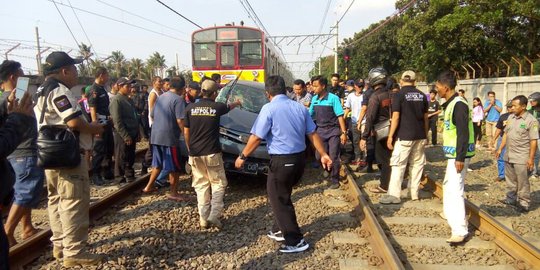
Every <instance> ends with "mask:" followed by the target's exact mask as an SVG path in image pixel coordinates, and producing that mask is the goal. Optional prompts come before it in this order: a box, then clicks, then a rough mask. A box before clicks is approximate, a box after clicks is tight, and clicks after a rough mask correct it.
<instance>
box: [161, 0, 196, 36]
mask: <svg viewBox="0 0 540 270" xmlns="http://www.w3.org/2000/svg"><path fill="white" fill-rule="evenodd" d="M156 1H157V2H158V3H160V4H162V5H163V6H165V7H166V8H168V9H169V10H170V11H172V12H174V13H176V15H178V16H180V17H182V18H184V20H186V21H188V22H190V23H191V24H193V25H195V26H197V27H199V29H202V27H201V26H200V25H198V24H196V23H194V22H193V21H192V20H190V19H188V18H187V17H186V16H184V15H182V14H180V13H179V12H178V11H176V10H174V9H173V8H171V7H169V6H168V5H167V4H165V3H163V2H161V1H160V0H156Z"/></svg>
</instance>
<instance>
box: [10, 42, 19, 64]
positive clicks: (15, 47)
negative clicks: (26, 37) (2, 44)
mask: <svg viewBox="0 0 540 270" xmlns="http://www.w3.org/2000/svg"><path fill="white" fill-rule="evenodd" d="M19 46H21V43H17V45H15V46H13V47H11V49H9V50H7V51H6V60H9V59H8V54H9V53H10V52H11V51H13V50H15V49H17V47H19Z"/></svg>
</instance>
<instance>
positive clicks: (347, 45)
mask: <svg viewBox="0 0 540 270" xmlns="http://www.w3.org/2000/svg"><path fill="white" fill-rule="evenodd" d="M415 2H416V0H412V1H410V2H409V3H407V4H406V5H405V6H403V7H402V8H401V9H399V10H397V11H395V12H394V13H393V14H392V15H390V17H388V18H387V19H386V20H385V21H384V22H382V23H381V24H379V25H378V26H377V27H375V28H373V29H372V30H371V31H369V32H368V33H366V34H365V35H363V36H361V37H359V38H358V39H356V40H355V41H353V42H351V43H349V44H346V45H345V47H346V48H348V47H351V46H352V45H354V44H356V43H358V42H360V41H362V40H364V39H365V38H367V37H369V36H370V35H372V34H373V33H375V32H377V31H378V30H379V29H381V28H382V27H383V26H385V25H386V24H388V23H389V22H390V21H392V20H393V19H394V18H396V17H397V16H399V15H401V14H402V13H403V12H405V11H406V10H407V9H408V8H409V7H410V6H411V5H412V4H414V3H415Z"/></svg>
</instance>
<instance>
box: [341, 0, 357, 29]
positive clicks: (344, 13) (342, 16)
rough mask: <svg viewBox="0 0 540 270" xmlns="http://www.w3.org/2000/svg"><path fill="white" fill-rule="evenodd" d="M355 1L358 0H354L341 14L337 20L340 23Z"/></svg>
mask: <svg viewBox="0 0 540 270" xmlns="http://www.w3.org/2000/svg"><path fill="white" fill-rule="evenodd" d="M354 1H356V0H352V1H351V3H350V4H349V6H348V7H347V9H346V10H345V12H343V15H341V18H339V20H338V21H337V23H338V24H339V23H340V22H341V20H343V18H344V17H345V15H346V14H347V12H349V9H351V7H352V5H353V4H354Z"/></svg>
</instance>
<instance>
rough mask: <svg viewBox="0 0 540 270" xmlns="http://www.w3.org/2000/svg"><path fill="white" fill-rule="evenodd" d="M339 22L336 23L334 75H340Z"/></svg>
mask: <svg viewBox="0 0 540 270" xmlns="http://www.w3.org/2000/svg"><path fill="white" fill-rule="evenodd" d="M338 46H339V22H338V21H336V47H335V49H334V73H338V65H337V64H338V59H337V57H338Z"/></svg>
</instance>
